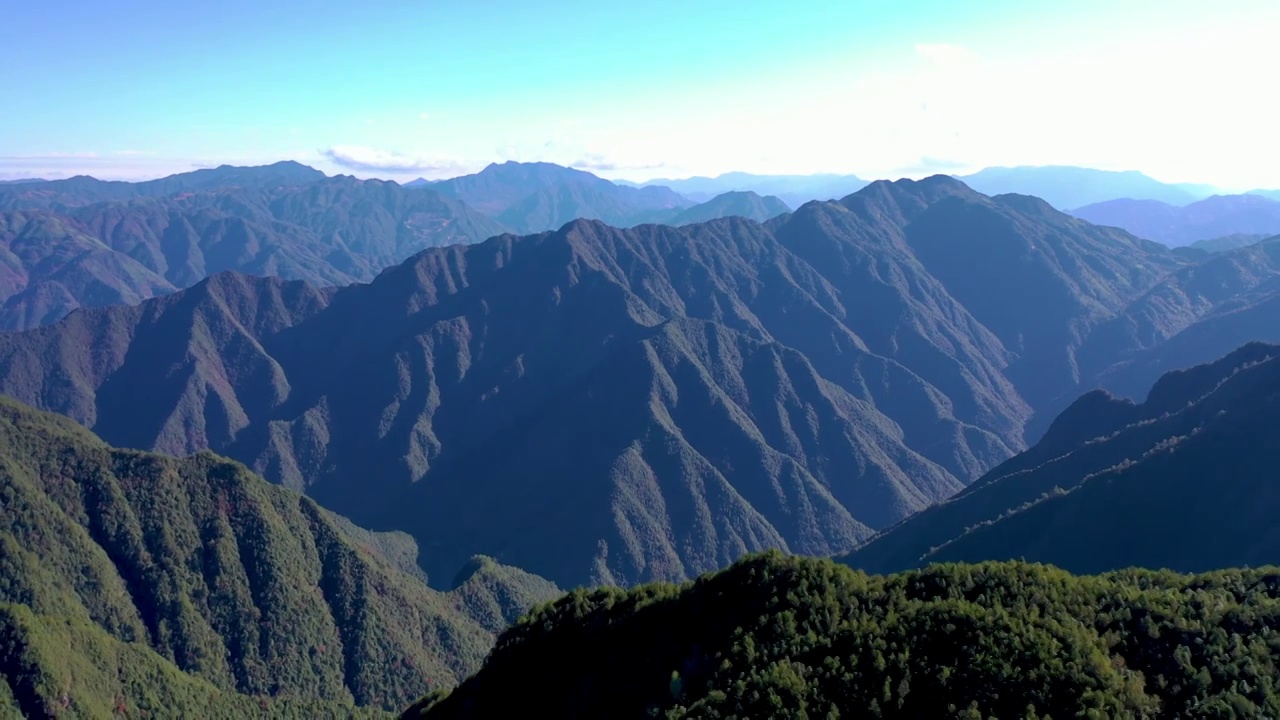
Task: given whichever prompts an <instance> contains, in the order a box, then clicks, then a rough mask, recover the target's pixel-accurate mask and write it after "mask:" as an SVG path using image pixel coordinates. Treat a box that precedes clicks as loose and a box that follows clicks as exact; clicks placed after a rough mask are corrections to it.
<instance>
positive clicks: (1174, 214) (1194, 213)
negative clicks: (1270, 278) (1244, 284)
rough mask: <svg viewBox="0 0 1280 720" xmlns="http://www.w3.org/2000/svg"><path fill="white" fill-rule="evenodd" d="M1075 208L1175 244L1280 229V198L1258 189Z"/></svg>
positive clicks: (1085, 216) (1093, 218)
mask: <svg viewBox="0 0 1280 720" xmlns="http://www.w3.org/2000/svg"><path fill="white" fill-rule="evenodd" d="M1071 214H1072V215H1075V216H1076V217H1078V218H1083V219H1085V220H1088V221H1089V222H1091V223H1094V224H1097V225H1109V226H1112V227H1118V228H1123V229H1125V230H1128V231H1129V232H1131V233H1133V234H1134V235H1137V236H1138V237H1143V238H1147V239H1148V240H1158V241H1160V242H1162V243H1164V244H1166V245H1172V246H1175V247H1176V246H1181V245H1190V244H1192V243H1195V242H1198V241H1200V240H1210V239H1213V238H1221V237H1224V236H1228V235H1262V236H1264V237H1270V236H1272V235H1277V234H1280V201H1276V200H1271V199H1268V198H1265V197H1262V196H1259V195H1214V196H1213V197H1209V198H1206V199H1204V200H1199V201H1197V202H1194V203H1191V204H1189V205H1185V206H1176V205H1170V204H1168V203H1163V202H1160V201H1158V200H1129V199H1120V200H1108V201H1106V202H1102V203H1096V204H1093V205H1086V206H1084V207H1081V208H1077V209H1075V210H1072V211H1071Z"/></svg>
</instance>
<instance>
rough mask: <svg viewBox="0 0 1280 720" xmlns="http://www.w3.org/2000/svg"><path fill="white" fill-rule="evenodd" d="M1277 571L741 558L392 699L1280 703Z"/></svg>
mask: <svg viewBox="0 0 1280 720" xmlns="http://www.w3.org/2000/svg"><path fill="white" fill-rule="evenodd" d="M1278 628H1280V571H1278V570H1276V569H1275V568H1270V569H1261V570H1245V571H1240V570H1233V571H1222V572H1217V573H1213V574H1209V575H1201V576H1185V575H1175V574H1171V573H1157V572H1150V571H1138V570H1134V571H1126V572H1122V573H1114V574H1109V575H1103V576H1098V577H1073V576H1071V575H1068V574H1067V573H1065V572H1063V571H1061V570H1057V569H1054V568H1051V567H1047V566H1042V565H1028V564H1023V563H984V564H979V565H937V566H933V567H930V568H927V569H925V570H920V571H912V572H905V573H901V574H897V575H892V576H867V575H864V574H861V573H858V572H855V571H853V570H850V569H848V568H846V567H842V566H839V565H837V564H835V563H833V562H831V561H828V560H815V559H804V558H784V557H783V556H781V555H779V554H777V553H770V554H766V555H763V556H755V557H751V558H748V559H745V560H743V561H741V562H739V563H737V564H735V565H734V566H732V567H731V568H729V569H727V570H725V571H723V572H719V573H716V574H714V575H710V576H706V577H702V578H700V579H698V580H697V581H696V582H693V583H690V584H686V585H681V586H676V585H664V584H657V585H648V586H645V587H641V588H637V589H635V590H631V591H624V590H617V589H603V590H596V591H585V590H582V591H577V592H574V593H572V594H570V595H568V596H566V597H564V598H561V599H560V600H558V601H556V602H555V603H552V604H550V605H548V606H543V607H542V608H540V609H539V610H538V611H536V612H535V613H533V615H532V616H531V617H530V618H528V619H526V620H524V621H522V622H521V623H520V624H519V625H517V626H515V627H514V628H512V629H511V630H509V631H508V632H507V633H505V634H504V635H503V636H502V637H501V638H500V639H499V642H498V646H497V648H496V649H495V650H494V653H493V655H492V656H491V657H490V658H489V660H488V661H487V662H486V664H485V667H484V668H483V669H482V670H481V671H480V672H479V673H478V674H477V675H476V676H475V677H473V678H471V679H469V680H467V681H466V682H465V683H463V684H462V685H461V686H459V687H458V688H457V689H456V690H454V691H453V692H452V693H449V694H444V693H438V694H436V695H433V696H432V697H429V698H426V699H424V700H423V701H421V702H419V703H418V704H416V705H415V706H414V707H412V708H410V709H409V710H408V711H406V712H405V714H404V716H403V717H404V718H418V717H424V718H428V719H429V720H441V719H444V718H492V717H518V716H522V715H523V714H524V713H525V712H527V711H528V709H530V708H537V712H538V714H539V715H541V716H545V717H591V718H643V717H666V718H684V717H688V718H695V717H696V718H731V717H753V718H812V717H826V718H839V717H871V718H953V717H956V718H974V719H975V720H979V719H986V718H1010V719H1012V718H1050V717H1052V718H1069V717H1087V718H1099V719H1102V718H1139V717H1169V718H1174V717H1182V718H1241V717H1251V718H1252V717H1264V716H1271V717H1274V716H1275V715H1276V713H1277V712H1280V630H1278Z"/></svg>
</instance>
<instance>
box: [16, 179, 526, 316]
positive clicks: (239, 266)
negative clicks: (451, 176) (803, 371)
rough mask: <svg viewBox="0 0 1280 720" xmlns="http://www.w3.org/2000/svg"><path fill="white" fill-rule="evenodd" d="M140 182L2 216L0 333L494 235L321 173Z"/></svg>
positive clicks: (387, 262) (372, 183)
mask: <svg viewBox="0 0 1280 720" xmlns="http://www.w3.org/2000/svg"><path fill="white" fill-rule="evenodd" d="M267 169H269V168H247V169H245V170H246V172H247V171H265V170H267ZM251 175H252V174H251ZM220 177H221V176H220ZM237 177H240V176H238V175H234V174H233V175H230V176H227V177H225V178H223V179H224V180H225V181H227V182H231V181H233V180H235V179H236V178H237ZM254 177H256V175H255V176H254ZM168 180H174V179H173V178H170V179H168ZM155 182H161V181H155ZM212 182H213V181H212V180H210V181H208V183H205V184H206V185H208V184H210V183H212ZM145 185H147V184H146V183H142V184H138V186H134V185H129V187H131V188H134V190H133V191H132V192H134V194H135V195H136V197H132V198H129V199H124V200H120V201H115V202H105V203H93V204H81V205H75V202H76V201H75V197H77V196H75V195H74V194H73V195H72V196H71V197H70V199H66V200H65V203H64V204H68V205H73V206H68V207H65V208H63V209H62V210H61V212H59V213H53V212H50V211H48V210H34V211H32V210H24V211H12V212H4V213H0V257H3V260H4V271H5V277H4V278H3V282H2V283H0V298H3V299H4V306H3V308H2V309H0V328H5V329H23V328H28V327H33V326H37V325H40V324H47V323H48V322H52V321H55V320H57V319H59V318H61V317H62V316H63V315H65V314H66V313H68V312H70V311H71V310H73V309H75V308H76V307H80V306H88V307H99V306H103V305H112V304H134V303H137V302H139V301H141V300H142V299H145V298H148V297H154V296H157V295H162V294H165V293H168V292H172V291H174V290H176V289H178V288H184V287H190V286H191V285H194V284H195V283H197V282H199V281H200V280H202V279H204V278H206V277H208V276H210V275H214V274H217V273H219V272H223V271H226V270H235V271H238V272H243V273H249V274H254V275H272V276H277V277H282V278H285V279H293V280H306V281H308V282H310V283H312V284H315V285H320V286H328V285H347V284H351V283H354V282H358V281H367V280H371V279H372V278H373V277H374V276H375V275H377V273H378V272H379V271H381V270H382V269H384V268H386V267H389V266H391V265H394V264H396V263H399V262H401V261H403V260H405V259H406V258H408V257H409V256H411V255H413V254H414V253H417V252H419V251H421V250H423V249H425V248H428V247H437V246H442V245H450V244H454V243H463V242H476V241H479V240H483V239H485V238H488V237H491V236H493V235H497V234H499V233H501V232H503V228H502V226H501V225H499V224H498V223H496V222H494V221H493V220H491V219H489V218H487V217H485V216H483V215H480V214H479V213H476V212H474V211H472V210H471V209H469V208H467V207H466V206H465V205H463V204H462V203H460V202H459V201H457V200H452V199H449V198H446V197H443V196H441V195H440V194H439V193H436V192H434V191H431V190H421V191H413V190H407V189H404V188H401V187H400V186H398V185H396V184H395V183H387V182H381V181H377V180H365V181H361V180H356V179H355V178H351V177H335V178H324V177H323V176H321V178H320V179H318V180H312V181H309V182H306V183H302V184H298V185H289V186H280V187H276V186H272V185H269V184H264V183H259V184H258V185H247V186H234V187H213V186H210V187H209V189H207V190H203V191H200V192H179V193H177V194H171V195H166V196H156V195H153V194H150V193H149V192H143V191H142V190H138V189H137V187H140V186H145ZM202 186H203V185H201V184H196V183H192V182H177V181H174V182H170V183H167V184H164V185H163V186H162V187H164V188H167V189H170V190H172V189H175V188H183V187H194V188H200V187H202Z"/></svg>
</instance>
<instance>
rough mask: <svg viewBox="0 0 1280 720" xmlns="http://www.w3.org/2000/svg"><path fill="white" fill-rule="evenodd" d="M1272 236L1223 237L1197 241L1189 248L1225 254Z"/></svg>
mask: <svg viewBox="0 0 1280 720" xmlns="http://www.w3.org/2000/svg"><path fill="white" fill-rule="evenodd" d="M1271 237H1272V236H1268V235H1250V234H1247V233H1242V234H1237V235H1224V236H1222V237H1216V238H1211V239H1209V240H1197V241H1195V242H1193V243H1191V245H1189V246H1188V247H1190V248H1192V249H1194V250H1204V251H1205V252H1211V253H1216V252H1225V251H1227V250H1236V249H1238V248H1242V247H1248V246H1250V245H1257V244H1258V243H1260V242H1262V241H1264V240H1269V239H1270V238H1271Z"/></svg>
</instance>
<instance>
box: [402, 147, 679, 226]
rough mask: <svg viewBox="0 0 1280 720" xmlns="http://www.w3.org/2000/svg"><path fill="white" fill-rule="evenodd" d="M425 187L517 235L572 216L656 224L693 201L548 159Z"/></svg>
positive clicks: (509, 164)
mask: <svg viewBox="0 0 1280 720" xmlns="http://www.w3.org/2000/svg"><path fill="white" fill-rule="evenodd" d="M426 187H430V188H431V189H432V190H436V191H438V192H440V193H442V194H444V195H446V196H448V197H453V198H457V199H459V200H462V201H463V202H465V203H467V204H468V205H470V206H471V207H473V208H475V209H476V210H479V211H480V212H483V213H487V214H488V215H490V216H491V217H493V218H495V219H496V220H498V221H499V222H501V223H502V224H503V225H505V226H507V227H509V228H512V229H514V230H516V231H517V232H522V233H533V232H542V231H545V230H554V229H556V228H559V227H561V226H562V225H564V224H565V223H567V222H569V221H571V220H575V219H578V218H585V219H592V220H602V221H604V222H606V223H608V224H610V225H616V226H623V227H626V226H632V225H640V224H642V223H647V222H662V221H664V220H665V219H666V218H667V217H669V216H671V215H672V214H674V213H677V212H679V211H680V210H683V209H684V208H687V207H689V206H690V205H693V203H692V202H690V201H688V200H686V199H685V198H683V197H681V196H679V195H677V194H676V193H674V192H672V191H671V190H669V189H667V188H664V187H646V188H634V187H625V186H622V185H615V184H613V183H611V182H609V181H608V180H604V179H602V178H599V177H596V176H595V175H592V174H591V173H588V172H583V171H581V170H574V169H572V168H567V167H561V166H559V165H553V164H551V163H518V162H505V163H501V164H498V163H494V164H492V165H489V166H488V167H486V168H485V169H484V170H481V171H480V172H478V173H476V174H474V175H464V176H462V177H456V178H453V179H451V180H443V181H440V182H436V183H431V184H430V185H427V186H426Z"/></svg>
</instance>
